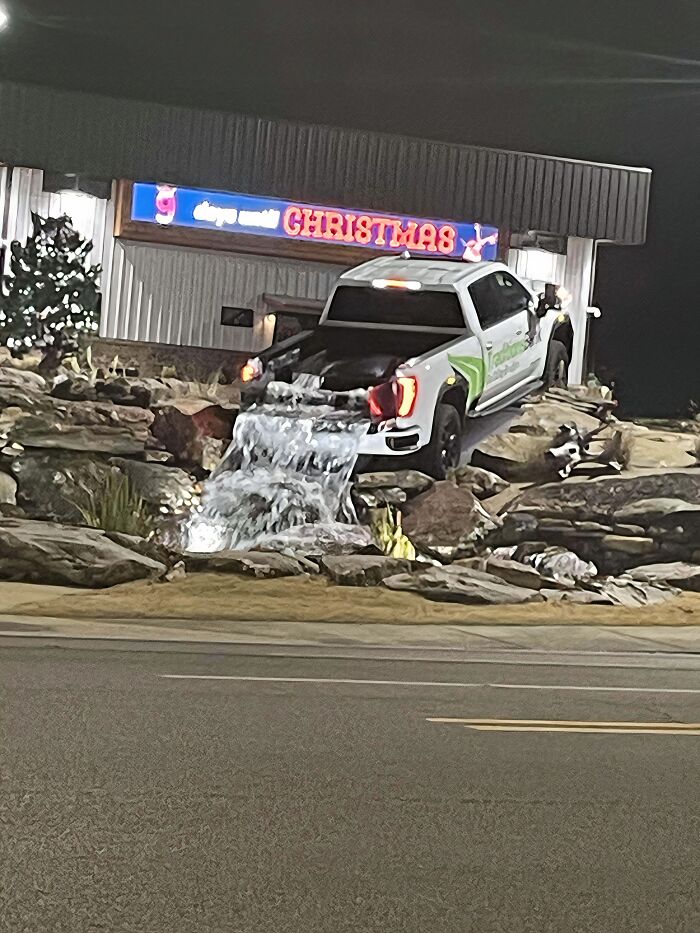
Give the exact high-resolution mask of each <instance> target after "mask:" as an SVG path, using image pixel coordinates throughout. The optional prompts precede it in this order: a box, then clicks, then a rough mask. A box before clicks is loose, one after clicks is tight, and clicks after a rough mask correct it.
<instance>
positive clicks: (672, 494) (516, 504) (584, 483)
mask: <svg viewBox="0 0 700 933" xmlns="http://www.w3.org/2000/svg"><path fill="white" fill-rule="evenodd" d="M661 497H663V498H672V499H682V500H684V501H686V502H689V503H691V504H693V505H698V504H700V471H693V470H687V471H682V472H681V471H677V472H664V473H650V474H643V475H640V476H607V477H602V478H600V479H594V480H569V481H568V482H566V483H548V484H546V485H544V486H534V487H532V488H530V489H527V490H525V491H524V492H523V493H522V494H521V495H520V496H518V498H517V499H515V500H514V501H513V502H512V503H511V504H510V506H509V512H510V513H515V512H526V513H530V514H533V513H536V514H538V515H539V516H542V517H543V516H558V517H563V518H568V519H574V520H578V521H586V520H594V521H600V522H605V523H606V524H607V523H610V522H611V521H615V520H616V517H617V516H620V515H625V516H627V515H629V512H628V511H627V509H628V507H629V506H631V505H632V504H633V503H635V502H638V501H639V500H642V499H658V498H661ZM633 524H639V523H638V522H634V523H633Z"/></svg>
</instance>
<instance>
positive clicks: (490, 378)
mask: <svg viewBox="0 0 700 933" xmlns="http://www.w3.org/2000/svg"><path fill="white" fill-rule="evenodd" d="M469 294H470V297H471V300H472V302H473V304H474V308H475V310H476V314H477V317H478V319H479V323H480V325H481V331H482V336H481V339H482V347H483V353H484V362H485V363H486V374H485V383H484V391H483V393H482V395H481V403H484V402H489V401H494V400H495V399H497V398H500V397H501V396H505V395H508V393H509V392H510V391H512V390H514V389H515V388H516V387H517V386H518V385H519V384H520V383H523V382H527V381H528V380H529V379H531V378H533V377H534V370H535V362H536V361H535V359H534V355H533V353H532V349H531V347H530V342H529V338H528V327H529V312H528V309H529V307H530V305H531V302H532V300H533V299H532V295H531V294H530V292H528V290H527V289H526V288H525V287H524V286H523V285H521V284H520V282H518V280H517V279H516V278H515V277H514V276H512V275H511V274H510V273H509V272H508V271H507V270H505V269H503V270H500V269H499V270H498V271H497V272H491V273H489V274H488V275H486V276H484V277H483V278H482V279H478V280H477V281H476V282H473V283H472V284H471V285H470V286H469Z"/></svg>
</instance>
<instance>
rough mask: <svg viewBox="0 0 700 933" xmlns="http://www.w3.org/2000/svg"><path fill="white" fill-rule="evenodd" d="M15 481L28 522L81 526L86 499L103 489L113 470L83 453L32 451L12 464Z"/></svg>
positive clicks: (83, 521)
mask: <svg viewBox="0 0 700 933" xmlns="http://www.w3.org/2000/svg"><path fill="white" fill-rule="evenodd" d="M12 472H13V473H14V476H15V478H16V480H17V502H18V504H19V505H20V506H22V508H23V509H24V510H25V512H26V513H27V515H28V516H29V517H30V518H38V519H50V520H51V521H56V522H63V523H65V524H67V525H83V524H84V523H85V519H84V517H83V514H82V512H81V511H80V507H82V508H86V507H87V506H88V504H89V495H90V493H91V492H95V491H96V490H99V489H101V488H103V487H104V484H105V482H106V480H107V477H108V476H109V475H110V474H115V473H117V470H116V468H115V467H113V466H110V465H109V464H108V463H106V462H105V461H104V460H99V459H97V458H95V457H92V456H90V455H88V454H84V453H75V452H72V451H61V450H53V451H44V452H39V451H33V452H29V453H25V454H24V455H23V456H21V457H18V458H16V459H15V460H13V462H12Z"/></svg>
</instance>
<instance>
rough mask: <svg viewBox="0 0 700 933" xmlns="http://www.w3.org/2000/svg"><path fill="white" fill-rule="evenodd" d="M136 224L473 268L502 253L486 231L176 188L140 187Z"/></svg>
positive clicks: (135, 200)
mask: <svg viewBox="0 0 700 933" xmlns="http://www.w3.org/2000/svg"><path fill="white" fill-rule="evenodd" d="M131 220H132V221H136V222H139V223H152V224H158V225H160V226H163V227H167V226H174V227H191V228H195V229H200V230H221V231H226V232H229V233H238V234H252V235H254V236H267V237H279V238H282V239H286V240H296V241H307V242H325V243H328V244H333V245H336V246H355V247H357V246H361V247H365V248H367V249H373V250H381V251H396V252H399V251H402V250H405V249H408V250H410V251H411V252H412V253H418V254H425V255H431V254H435V255H440V256H450V257H453V258H455V259H465V260H468V261H470V262H478V261H479V260H480V259H495V258H496V254H497V251H498V230H496V229H495V228H494V227H485V226H482V225H481V224H467V223H452V222H451V221H442V220H429V219H426V218H419V217H408V216H405V215H399V214H384V213H379V212H377V211H372V212H370V211H361V210H347V209H344V208H335V207H317V206H314V205H310V204H301V203H299V202H295V201H282V200H280V199H278V198H259V197H253V196H252V195H247V194H232V193H224V192H221V191H200V190H197V189H194V188H176V187H173V186H172V185H153V184H142V183H138V184H135V185H134V192H133V202H132V210H131Z"/></svg>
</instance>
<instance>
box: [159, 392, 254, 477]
mask: <svg viewBox="0 0 700 933" xmlns="http://www.w3.org/2000/svg"><path fill="white" fill-rule="evenodd" d="M237 411H238V409H237V406H234V405H233V404H231V405H227V406H226V407H224V406H223V405H220V404H216V403H214V404H213V403H212V401H211V400H210V399H209V400H207V399H201V398H183V399H171V400H170V401H168V402H165V403H163V404H162V405H160V406H159V407H158V408H156V410H155V421H154V423H153V428H152V433H153V435H154V436H155V437H156V438H157V439H158V440H159V441H160V442H161V444H162V445H163V447H164V448H165V450H167V451H169V452H170V453H171V454H173V456H174V457H175V460H176V462H177V463H178V464H180V465H181V466H184V467H188V468H190V469H204V470H211V469H213V467H214V466H215V465H216V464H215V463H213V460H214V459H218V458H219V457H220V456H221V454H222V453H223V451H224V449H225V446H226V441H229V440H230V439H231V437H232V435H233V423H234V421H235V419H236V414H237ZM212 442H217V443H215V446H212Z"/></svg>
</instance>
